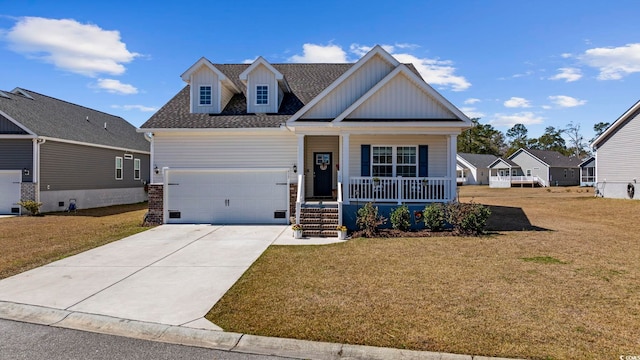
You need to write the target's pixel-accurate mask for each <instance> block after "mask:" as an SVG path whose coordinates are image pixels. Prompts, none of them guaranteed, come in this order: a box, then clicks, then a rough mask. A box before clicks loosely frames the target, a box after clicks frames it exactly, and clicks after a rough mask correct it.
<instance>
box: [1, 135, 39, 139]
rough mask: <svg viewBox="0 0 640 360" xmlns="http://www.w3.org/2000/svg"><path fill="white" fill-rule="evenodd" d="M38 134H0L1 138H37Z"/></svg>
mask: <svg viewBox="0 0 640 360" xmlns="http://www.w3.org/2000/svg"><path fill="white" fill-rule="evenodd" d="M36 137H37V136H36V135H0V139H35V138H36Z"/></svg>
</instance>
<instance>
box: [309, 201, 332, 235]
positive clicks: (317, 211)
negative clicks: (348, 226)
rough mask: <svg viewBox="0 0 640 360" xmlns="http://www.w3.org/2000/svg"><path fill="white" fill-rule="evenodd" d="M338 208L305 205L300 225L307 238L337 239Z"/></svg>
mask: <svg viewBox="0 0 640 360" xmlns="http://www.w3.org/2000/svg"><path fill="white" fill-rule="evenodd" d="M338 223H339V221H338V208H337V206H336V207H325V206H319V205H315V206H313V205H305V206H304V207H302V208H301V209H300V225H302V235H303V236H305V237H337V236H338V231H337V230H336V227H337V226H338Z"/></svg>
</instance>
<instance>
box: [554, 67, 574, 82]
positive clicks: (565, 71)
mask: <svg viewBox="0 0 640 360" xmlns="http://www.w3.org/2000/svg"><path fill="white" fill-rule="evenodd" d="M580 78H582V71H580V69H578V68H570V67H565V68H559V69H558V73H557V74H555V75H554V76H552V77H550V78H549V79H550V80H565V81H566V82H572V81H577V80H580Z"/></svg>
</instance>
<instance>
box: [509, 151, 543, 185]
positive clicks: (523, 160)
mask: <svg viewBox="0 0 640 360" xmlns="http://www.w3.org/2000/svg"><path fill="white" fill-rule="evenodd" d="M511 161H513V162H514V163H516V164H518V165H519V166H520V169H521V170H522V175H526V174H527V170H531V175H532V176H537V177H539V178H541V179H542V180H544V181H545V182H546V183H547V186H549V167H548V166H547V165H546V164H545V163H543V162H541V161H540V160H538V159H536V158H534V157H532V156H531V155H529V154H528V153H525V152H524V151H521V152H520V153H518V155H516V156H514V157H512V158H511Z"/></svg>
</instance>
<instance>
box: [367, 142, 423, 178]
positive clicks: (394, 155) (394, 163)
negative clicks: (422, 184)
mask: <svg viewBox="0 0 640 360" xmlns="http://www.w3.org/2000/svg"><path fill="white" fill-rule="evenodd" d="M375 147H378V148H380V147H390V148H391V164H386V163H383V164H377V165H378V166H388V165H391V176H390V177H398V176H401V175H398V170H397V167H398V166H411V164H398V148H399V147H412V148H415V150H416V163H415V164H414V167H415V168H416V176H403V177H418V171H419V169H418V167H419V165H420V159H419V158H418V157H419V156H420V154H419V149H418V148H419V147H418V145H411V144H407V145H379V144H375V145H374V144H371V154H370V155H369V156H370V157H371V158H370V159H369V163H370V164H371V165H369V166H371V168H370V169H369V170H370V173H371V176H372V177H386V176H383V175H373V166H374V165H375V164H374V163H373V148H375Z"/></svg>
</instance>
